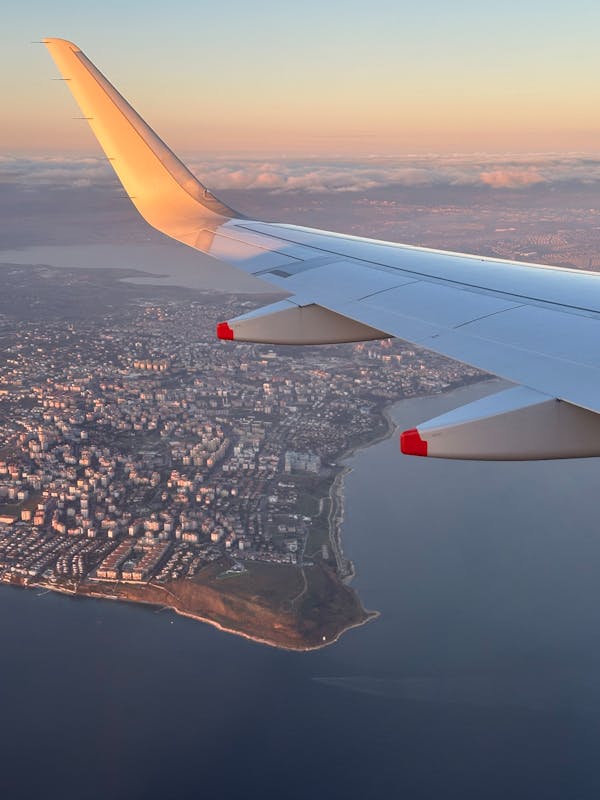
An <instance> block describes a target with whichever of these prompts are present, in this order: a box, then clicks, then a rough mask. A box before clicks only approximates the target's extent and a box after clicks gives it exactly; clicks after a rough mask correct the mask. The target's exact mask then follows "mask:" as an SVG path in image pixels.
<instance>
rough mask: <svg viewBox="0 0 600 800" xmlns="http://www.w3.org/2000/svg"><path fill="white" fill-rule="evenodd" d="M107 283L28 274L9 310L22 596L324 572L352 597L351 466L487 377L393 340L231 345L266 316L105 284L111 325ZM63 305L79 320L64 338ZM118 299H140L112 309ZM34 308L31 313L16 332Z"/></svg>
mask: <svg viewBox="0 0 600 800" xmlns="http://www.w3.org/2000/svg"><path fill="white" fill-rule="evenodd" d="M96 280H99V279H98V278H97V276H96V275H95V274H94V272H93V271H89V272H87V273H77V272H75V271H73V272H69V271H59V270H50V271H49V270H47V269H46V270H45V269H44V268H41V267H40V268H30V269H28V270H27V269H24V268H18V267H15V268H14V269H13V272H12V276H11V281H12V285H13V295H14V296H13V308H12V309H11V308H10V307H9V305H8V304H6V306H5V307H3V308H2V309H1V311H2V317H1V318H0V324H1V327H0V335H1V339H2V346H3V352H4V354H5V357H4V360H3V363H2V366H1V371H0V442H1V443H2V447H1V449H0V578H1V580H2V581H4V582H7V583H18V584H25V585H27V584H35V585H44V586H48V587H49V588H57V589H60V590H63V591H78V590H80V589H81V588H84V589H86V590H87V591H88V592H91V591H93V587H94V586H95V587H96V588H97V589H99V590H100V591H101V592H102V591H104V592H106V591H107V589H106V587H107V586H108V585H110V586H112V587H114V586H115V585H120V586H121V587H122V586H123V585H136V584H137V585H144V586H150V585H152V586H156V585H161V584H162V585H164V586H165V587H170V586H172V585H173V584H174V582H177V581H181V580H182V579H192V580H193V579H195V578H197V577H198V576H200V575H201V574H202V571H203V570H205V569H206V568H207V567H208V566H209V565H212V567H213V569H212V572H211V575H213V576H214V577H216V578H217V579H218V578H221V579H223V578H224V577H229V578H232V577H235V576H236V575H242V574H243V573H245V572H247V571H248V569H249V565H250V564H251V563H256V562H262V563H264V564H269V565H274V566H280V567H282V566H285V565H287V566H290V565H292V566H293V567H294V568H295V569H296V571H297V572H299V573H300V572H301V573H302V576H303V580H304V589H303V585H302V583H301V584H300V592H299V593H298V592H297V591H296V588H294V594H302V591H303V590H305V589H306V585H307V584H306V580H305V576H306V574H308V573H310V568H311V567H314V566H315V565H317V564H319V566H320V567H321V568H323V569H327V570H328V571H329V572H330V573H332V574H335V576H336V577H337V578H338V579H340V581H341V580H343V579H344V578H347V577H348V576H349V575H350V574H351V565H350V564H348V563H347V562H346V561H345V559H344V557H343V554H342V552H341V547H340V542H339V535H338V531H337V522H338V520H336V515H339V514H340V513H341V503H337V504H336V503H335V498H333V497H332V492H331V490H332V486H333V485H334V483H335V480H336V476H339V474H340V472H341V470H342V467H341V466H340V465H339V463H338V459H339V458H340V456H341V455H342V454H343V453H344V452H346V451H348V450H349V449H350V448H352V447H356V446H359V445H361V444H366V443H367V442H368V441H370V440H373V439H374V438H376V437H378V436H381V435H384V434H385V433H386V432H387V430H388V426H389V423H388V420H387V417H386V415H385V414H384V409H385V406H386V405H389V404H390V403H392V402H394V401H395V400H398V399H399V398H402V397H412V396H415V395H417V394H423V393H432V392H439V391H442V390H444V389H447V388H448V387H451V386H453V385H459V384H462V383H464V382H466V381H468V380H472V379H475V378H478V377H481V376H480V374H479V373H477V372H476V371H475V370H472V369H469V368H466V367H464V366H461V365H457V364H455V363H451V362H449V361H446V360H444V359H441V358H437V357H435V356H433V355H427V356H426V357H424V356H423V354H422V353H420V352H416V351H415V350H414V349H411V348H410V347H408V346H406V345H405V344H401V343H398V342H392V341H389V340H386V341H379V342H371V343H368V344H356V345H343V346H335V347H323V348H287V349H286V348H278V349H272V348H271V347H269V346H265V345H249V344H236V343H222V342H218V341H217V340H216V339H215V336H214V328H215V322H216V321H217V320H219V319H227V318H230V317H233V316H235V315H236V314H239V313H242V312H243V311H244V310H247V309H248V308H250V307H251V305H252V303H256V299H254V300H251V299H249V298H247V297H231V296H216V297H215V296H212V297H210V296H206V295H200V294H197V293H196V294H193V293H192V294H191V295H190V294H188V295H187V296H183V295H181V296H176V293H171V295H169V294H168V293H167V294H166V295H165V292H164V290H159V292H158V293H156V292H155V296H152V290H151V289H149V288H147V287H144V289H143V290H142V289H138V288H133V287H129V286H128V287H127V289H125V288H123V289H121V285H119V284H118V283H117V282H116V280H115V278H114V277H113V276H111V277H110V278H108V277H106V276H104V277H103V279H102V280H103V281H104V282H103V284H102V291H105V292H106V293H107V297H108V299H106V300H105V301H106V302H107V307H106V309H105V311H106V312H107V313H106V314H102V315H101V312H100V311H99V310H96V311H95V312H94V311H93V309H92V307H91V306H90V309H89V310H88V311H86V310H85V302H86V301H85V297H86V292H87V293H88V295H89V292H90V286H92V287H93V286H94V281H96ZM110 281H112V285H113V287H115V288H112V290H111V284H110ZM122 286H124V284H122ZM40 287H41V288H40ZM50 287H52V288H50ZM44 290H47V291H46V292H45V293H44ZM48 291H49V292H50V294H51V295H52V293H55V294H56V295H57V297H59V298H62V299H61V302H62V303H63V305H64V304H65V303H66V305H69V306H70V307H71V309H72V311H73V309H77V311H76V313H71V314H68V315H67V316H68V319H67V321H65V319H64V318H62V316H61V315H60V314H59V311H56V309H54V310H52V309H53V306H52V303H51V302H50V301H48V299H47V297H46V294H47V292H48ZM111 291H112V292H113V293H116V292H118V293H119V295H121V296H122V295H123V294H125V295H129V297H128V299H127V301H126V302H125V301H123V300H122V297H121V298H120V299H121V302H117V303H116V305H115V303H114V302H113V303H112V304H111V303H110V302H108V300H110V299H112V300H113V301H114V300H115V297H114V296H113V295H112V294H111ZM40 292H41V293H43V294H44V300H43V301H41V300H40V299H39V296H38V293H40ZM161 295H162V297H161ZM40 296H41V295H40ZM78 296H80V302H79V303H77V298H78ZM57 302H58V301H57ZM19 304H21V305H23V306H24V305H25V304H27V308H28V309H29V312H28V313H25V310H24V308H22V309H21V313H20V314H19V322H18V323H15V319H14V318H13V316H14V313H15V308H16V306H18V305H19ZM59 305H60V303H59ZM36 307H37V310H36ZM48 309H50V311H51V313H48ZM61 313H62V312H61ZM228 583H229V585H231V581H229V582H228ZM102 587H103V588H102ZM111 591H113V592H114V590H111ZM111 596H116V595H115V594H114V593H113V594H111Z"/></svg>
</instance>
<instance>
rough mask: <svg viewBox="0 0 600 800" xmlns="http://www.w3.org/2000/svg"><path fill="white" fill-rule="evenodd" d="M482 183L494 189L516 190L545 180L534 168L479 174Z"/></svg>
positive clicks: (499, 170) (497, 170) (496, 170)
mask: <svg viewBox="0 0 600 800" xmlns="http://www.w3.org/2000/svg"><path fill="white" fill-rule="evenodd" d="M479 177H480V178H481V181H482V183H485V184H486V185H487V186H491V187H492V188H494V189H516V188H519V187H521V186H534V185H535V184H536V183H545V178H544V177H543V176H542V175H541V173H540V172H539V170H537V169H535V167H528V168H526V169H494V170H491V171H489V172H480V173H479Z"/></svg>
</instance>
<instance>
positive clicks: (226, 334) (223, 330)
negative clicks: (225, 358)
mask: <svg viewBox="0 0 600 800" xmlns="http://www.w3.org/2000/svg"><path fill="white" fill-rule="evenodd" d="M217 338H219V339H233V331H232V330H231V328H230V327H229V323H228V322H219V324H218V325H217Z"/></svg>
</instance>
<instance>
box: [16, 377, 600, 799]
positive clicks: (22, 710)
mask: <svg viewBox="0 0 600 800" xmlns="http://www.w3.org/2000/svg"><path fill="white" fill-rule="evenodd" d="M499 388H501V384H499V383H498V382H496V381H487V382H484V383H481V384H477V385H475V386H470V387H466V388H463V389H460V390H457V391H455V392H452V393H450V394H445V395H438V396H434V397H429V398H421V399H415V400H407V401H402V402H399V403H397V404H396V405H395V406H394V407H393V408H392V409H391V413H392V416H393V418H394V420H395V421H396V423H397V424H398V425H399V427H400V428H405V427H411V426H413V425H414V424H416V423H417V422H419V421H423V420H425V419H428V418H430V417H432V416H435V415H437V414H439V413H442V412H443V411H445V410H448V409H450V408H452V407H454V406H457V405H459V404H461V403H464V402H468V401H469V400H473V399H476V398H477V397H480V396H482V395H484V394H486V393H489V392H491V391H495V390H498V389H499ZM347 463H348V465H349V466H350V467H351V469H352V471H351V472H350V473H349V474H348V475H347V477H346V484H345V487H346V491H345V496H346V501H345V520H344V524H343V545H344V549H345V553H346V555H347V556H348V557H349V558H351V559H352V560H353V562H354V564H355V568H356V577H355V579H354V581H353V586H354V587H355V589H356V590H357V592H358V593H359V595H360V597H361V598H362V601H363V604H364V605H365V607H366V608H368V609H372V610H377V611H379V612H380V616H379V617H378V618H377V619H376V620H374V621H371V622H369V623H368V624H366V625H364V626H362V627H359V628H356V629H354V630H351V631H349V632H347V633H346V634H345V635H344V636H343V637H342V638H341V639H340V640H339V641H338V642H337V643H335V644H333V645H331V646H328V647H326V648H324V649H321V650H318V651H314V652H308V653H294V652H287V651H282V650H277V649H274V648H271V647H268V646H265V645H261V644H257V643H254V642H251V641H248V640H245V639H242V638H240V637H236V636H234V635H231V634H227V633H224V632H221V631H218V630H216V629H214V628H212V627H210V626H208V625H205V624H202V623H199V622H196V621H193V620H189V619H184V618H181V617H177V616H176V615H174V614H173V613H171V612H168V611H157V610H155V609H150V608H145V607H140V606H135V605H128V604H119V603H114V602H110V601H98V600H93V599H83V598H81V599H79V598H75V599H74V598H69V597H64V596H60V595H55V594H51V593H43V592H41V591H39V590H35V589H33V590H23V589H16V588H11V587H4V586H2V587H0V665H1V666H0V789H2V796H3V797H10V798H11V800H12V799H13V798H32V797H43V798H45V800H52V799H53V798H61V800H70V798H78V799H79V800H88V798H89V799H90V800H91V799H92V798H93V799H95V798H103V799H106V798H111V800H120V798H127V799H128V800H138V799H139V800H150V799H153V798H168V799H170V798H201V797H208V798H214V800H227V799H228V798H260V799H261V800H267V799H270V798H278V800H296V799H298V800H300V798H302V799H305V798H306V799H307V798H311V800H320V798H323V799H324V800H335V799H336V798H344V800H350V799H354V798H365V799H366V798H406V800H418V799H420V798H423V799H425V798H426V799H427V800H437V798H444V800H450V799H454V798H460V800H471V798H472V799H473V800H475V798H477V800H495V799H496V798H498V800H500V798H502V800H507V798H510V799H511V800H520V799H521V798H523V799H525V798H526V799H527V800H534V799H537V798H540V800H542V798H543V800H553V799H554V798H560V799H561V800H585V799H586V798H590V799H591V798H593V799H594V800H597V798H598V797H599V796H600V768H599V767H598V763H599V760H598V759H599V757H598V754H599V752H600V524H599V514H598V508H599V504H600V462H599V461H598V460H596V459H590V460H582V461H562V462H547V463H546V462H536V463H523V464H495V463H476V462H475V463H468V462H453V461H436V460H435V459H419V458H407V457H404V456H402V455H401V454H400V452H399V447H398V436H397V434H394V435H393V436H392V437H390V438H389V439H387V440H386V441H383V442H380V443H378V444H375V445H373V446H371V447H369V448H366V449H364V450H361V451H359V452H357V453H355V454H354V455H353V456H352V457H351V458H349V460H348V462H347Z"/></svg>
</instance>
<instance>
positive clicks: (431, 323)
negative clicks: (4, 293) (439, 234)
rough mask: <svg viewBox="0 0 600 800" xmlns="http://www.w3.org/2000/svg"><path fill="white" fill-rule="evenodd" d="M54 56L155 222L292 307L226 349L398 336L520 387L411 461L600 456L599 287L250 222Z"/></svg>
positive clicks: (63, 51)
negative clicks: (280, 293)
mask: <svg viewBox="0 0 600 800" xmlns="http://www.w3.org/2000/svg"><path fill="white" fill-rule="evenodd" d="M44 43H45V44H46V45H47V47H48V49H49V51H50V53H51V55H52V57H53V58H54V61H55V62H56V64H57V66H58V68H59V70H60V72H61V74H62V76H63V78H64V80H65V81H66V82H67V85H68V87H69V89H70V90H71V92H72V93H73V95H74V97H75V100H76V101H77V103H78V104H79V106H80V108H81V111H82V113H83V116H84V117H85V118H86V119H87V120H88V122H89V124H90V126H91V128H92V130H93V132H94V133H95V135H96V137H97V139H98V141H99V143H100V145H101V147H102V149H103V150H104V153H105V154H106V156H107V158H108V160H109V161H110V163H111V165H112V167H113V169H114V170H115V172H116V174H117V176H118V178H119V180H120V181H121V183H122V184H123V187H124V188H125V191H126V192H127V194H128V195H129V197H130V198H131V201H132V202H133V204H134V205H135V206H136V208H137V209H138V211H139V212H140V214H141V215H142V216H143V217H144V219H145V220H146V221H147V222H149V223H150V225H152V226H154V227H155V228H157V229H158V230H159V231H162V232H163V233H165V234H167V235H168V236H170V237H172V238H173V239H177V240H178V241H180V242H184V243H185V244H187V245H189V246H190V247H193V248H195V249H197V250H200V251H202V252H204V253H208V254H209V255H211V256H213V257H215V258H217V259H220V260H222V261H225V262H228V263H229V264H232V265H234V266H236V267H238V268H239V269H241V270H243V271H245V272H248V273H251V274H253V275H256V276H258V277H260V278H262V279H263V280H266V281H268V282H270V283H272V284H274V285H275V286H277V287H278V288H280V289H282V290H284V291H285V292H288V293H289V297H288V298H287V299H285V300H283V301H281V302H278V303H274V304H272V305H269V306H266V307H263V308H261V309H258V310H257V311H253V312H250V313H248V314H244V315H243V316H240V317H237V318H235V319H232V320H228V321H227V322H223V323H220V325H219V326H218V328H217V335H218V336H219V338H222V339H234V340H236V341H247V342H268V343H274V344H319V343H334V342H353V341H362V340H367V339H379V338H386V337H398V338H400V339H404V340H407V341H409V342H412V343H414V344H416V345H420V346H422V347H424V348H427V349H429V350H432V351H434V352H436V353H440V354H442V355H445V356H449V357H450V358H453V359H456V360H458V361H462V362H465V363H468V364H470V365H472V366H475V367H478V368H481V369H483V370H486V371H487V372H491V373H494V374H496V375H498V376H500V377H502V378H505V379H507V380H509V381H512V382H513V383H515V384H518V385H517V386H516V387H515V388H512V389H508V390H507V391H503V392H500V393H498V394H496V395H493V396H492V397H488V398H485V399H484V400H480V401H477V402H475V403H471V404H468V405H467V406H463V407H462V408H460V409H457V410H455V411H453V412H451V413H450V414H446V415H444V416H442V417H438V418H436V419H435V420H431V421H429V422H428V423H424V424H423V425H419V426H418V427H417V428H415V429H413V430H411V431H406V432H405V433H404V434H402V437H401V446H402V450H403V452H405V453H407V454H410V455H428V456H436V457H441V458H472V459H485V460H521V459H542V458H543V459H546V458H577V457H588V456H598V455H600V274H599V273H593V272H582V271H578V270H567V269H560V268H555V267H549V266H541V265H536V264H524V263H520V262H514V261H502V260H498V259H491V258H481V257H478V256H472V255H465V254H460V253H449V252H443V251H437V250H431V249H425V248H418V247H410V246H406V245H401V244H394V243H391V242H383V241H376V240H372V239H363V238H358V237H354V236H345V235H341V234H337V233H332V232H329V231H321V230H313V229H310V228H303V227H299V226H296V225H286V224H281V223H269V222H262V221H260V220H254V219H251V218H247V217H245V216H243V215H242V214H239V213H237V212H236V211H234V210H233V209H231V208H229V207H228V206H227V205H226V204H224V203H222V202H221V201H220V200H219V199H218V198H216V197H215V196H214V195H213V194H212V193H211V192H210V191H209V190H208V189H207V188H206V187H205V186H204V185H203V184H202V183H200V182H199V181H198V180H197V179H196V178H195V177H194V176H193V175H192V173H191V172H190V171H189V170H188V169H187V167H186V166H185V165H184V164H183V163H182V162H181V161H180V160H179V159H178V158H177V157H176V156H175V155H174V153H173V152H172V151H171V150H170V149H169V148H168V147H167V145H165V144H164V142H162V141H161V139H159V137H158V136H157V135H156V133H154V131H153V130H152V129H151V128H150V127H149V126H148V125H147V124H146V123H145V122H144V120H142V119H141V117H140V116H139V115H138V114H137V113H136V111H135V110H134V109H133V108H132V107H131V106H130V105H129V103H127V101H126V100H125V99H124V98H123V97H122V96H121V95H120V94H119V93H118V92H117V90H116V89H115V88H114V87H113V86H112V85H111V84H110V83H109V82H108V81H107V79H106V78H105V77H104V76H103V75H102V73H101V72H99V70H98V69H97V68H96V67H95V66H94V65H93V64H92V62H91V61H90V60H89V59H88V58H87V57H86V56H85V55H84V53H83V52H82V51H81V50H80V49H79V48H78V47H77V46H76V45H74V44H72V43H71V42H68V41H65V40H63V39H55V38H51V39H45V40H44Z"/></svg>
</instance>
